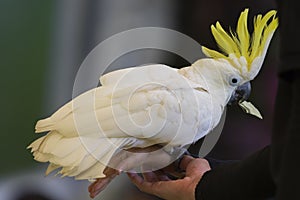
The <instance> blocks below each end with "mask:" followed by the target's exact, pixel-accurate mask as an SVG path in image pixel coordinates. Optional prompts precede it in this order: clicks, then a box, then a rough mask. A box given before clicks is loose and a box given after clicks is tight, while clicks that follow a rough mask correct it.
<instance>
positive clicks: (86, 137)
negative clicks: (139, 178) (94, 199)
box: [29, 65, 203, 179]
mask: <svg viewBox="0 0 300 200" xmlns="http://www.w3.org/2000/svg"><path fill="white" fill-rule="evenodd" d="M101 84H102V86H101V87H98V88H95V89H92V90H90V91H88V92H86V93H84V94H82V95H80V96H78V97H76V98H75V99H73V100H72V101H70V102H69V103H67V104H66V105H64V106H63V107H61V108H60V109H59V110H58V111H56V112H55V113H54V114H53V115H52V116H50V117H49V118H47V119H43V120H40V121H38V122H37V124H36V132H45V131H50V132H49V133H48V134H47V135H46V136H44V137H42V138H40V139H38V140H36V141H35V142H33V143H32V144H31V145H30V146H29V148H32V152H33V154H34V156H35V159H36V160H38V161H41V162H48V161H49V162H50V164H49V168H48V170H47V173H49V172H51V171H52V170H54V169H56V168H60V167H62V170H61V171H60V173H62V174H63V175H65V176H75V177H76V178H77V179H87V178H97V177H103V176H104V174H103V170H104V169H105V167H106V165H107V163H108V162H109V160H110V158H111V157H112V155H113V154H114V153H115V151H116V150H117V149H120V148H121V149H129V148H132V147H147V146H151V145H153V144H161V143H172V144H173V145H185V144H187V143H191V142H192V141H193V139H194V137H195V135H193V133H196V132H197V127H196V124H197V122H198V120H199V113H198V109H197V107H195V106H196V105H197V104H199V102H197V98H196V96H197V95H199V94H198V93H201V92H203V91H201V90H200V91H199V90H194V89H193V88H199V85H193V84H194V83H191V82H190V81H189V80H187V79H186V78H185V77H183V76H182V75H180V74H178V73H177V71H176V70H175V69H173V68H170V67H168V66H165V65H149V66H143V67H138V68H131V69H125V70H120V71H116V72H113V73H109V74H107V75H104V76H103V77H102V78H101ZM195 92H196V93H197V94H195ZM182 133H185V134H182ZM186 133H191V134H186ZM98 161H100V162H98Z"/></svg>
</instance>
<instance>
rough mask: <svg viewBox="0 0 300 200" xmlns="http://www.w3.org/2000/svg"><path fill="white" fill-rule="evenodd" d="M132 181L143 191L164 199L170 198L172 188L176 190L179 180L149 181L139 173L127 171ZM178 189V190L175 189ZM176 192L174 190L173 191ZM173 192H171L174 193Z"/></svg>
mask: <svg viewBox="0 0 300 200" xmlns="http://www.w3.org/2000/svg"><path fill="white" fill-rule="evenodd" d="M127 174H128V177H129V178H130V180H131V182H132V183H133V184H134V185H135V186H136V187H137V188H138V189H139V190H140V191H142V192H146V193H148V194H152V195H155V196H158V197H160V198H163V199H170V198H168V196H169V195H170V190H174V188H176V187H175V185H177V181H157V182H147V181H145V180H144V179H143V178H142V177H140V176H139V175H138V174H134V173H127ZM175 191H176V190H175ZM172 192H174V191H172ZM172 192H171V193H172Z"/></svg>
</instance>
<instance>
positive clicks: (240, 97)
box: [228, 82, 251, 105]
mask: <svg viewBox="0 0 300 200" xmlns="http://www.w3.org/2000/svg"><path fill="white" fill-rule="evenodd" d="M250 93H251V84H250V82H247V83H244V84H243V85H240V86H238V87H237V88H236V90H235V91H234V92H233V93H232V95H231V97H230V100H229V102H228V105H237V104H239V103H241V102H243V101H245V100H247V99H248V98H249V96H250Z"/></svg>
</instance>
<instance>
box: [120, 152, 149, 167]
mask: <svg viewBox="0 0 300 200" xmlns="http://www.w3.org/2000/svg"><path fill="white" fill-rule="evenodd" d="M145 157H146V155H145V153H136V154H132V155H131V156H129V157H128V158H126V159H125V160H123V161H122V162H120V163H119V165H118V166H117V169H118V170H119V171H128V170H131V169H134V168H136V167H139V166H140V165H141V163H142V161H143V160H144V159H145Z"/></svg>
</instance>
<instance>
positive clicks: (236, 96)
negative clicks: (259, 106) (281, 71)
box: [202, 9, 278, 114]
mask: <svg viewBox="0 0 300 200" xmlns="http://www.w3.org/2000/svg"><path fill="white" fill-rule="evenodd" d="M248 11H249V10H248V9H245V10H244V11H243V12H242V13H241V15H240V17H239V19H238V23H237V27H236V32H234V31H232V30H230V31H229V33H228V32H226V31H225V30H224V29H223V28H222V26H221V24H220V23H219V22H217V23H216V24H215V25H212V26H211V32H212V34H213V36H214V39H215V41H216V43H217V44H218V46H219V47H220V50H221V51H220V52H218V51H216V50H212V49H209V48H207V47H204V46H203V47H202V51H203V53H204V54H205V55H206V56H208V57H210V58H213V60H215V61H218V62H221V63H223V64H222V65H219V66H222V68H227V72H228V73H227V74H228V75H226V78H225V79H227V80H225V81H227V82H228V84H229V85H231V86H232V87H233V93H232V96H231V98H230V99H229V100H228V104H229V105H232V104H239V105H240V106H241V107H242V108H243V109H244V110H245V111H246V112H248V113H251V114H254V113H255V112H258V110H255V107H254V106H253V105H252V104H250V103H249V102H245V100H247V99H248V97H249V96H250V90H251V85H250V81H251V80H253V79H254V78H255V77H256V76H257V74H258V72H259V71H260V69H261V66H262V64H263V61H264V59H265V56H266V53H267V49H268V46H269V44H270V41H271V38H272V36H273V34H274V32H275V30H276V28H277V27H278V18H277V17H276V11H275V10H271V11H269V12H268V13H266V14H265V15H264V16H262V15H261V14H259V15H257V16H255V17H254V24H253V33H252V35H250V33H249V31H248V25H247V21H248ZM224 66H225V67H224ZM228 66H229V67H228ZM258 113H259V112H258Z"/></svg>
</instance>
